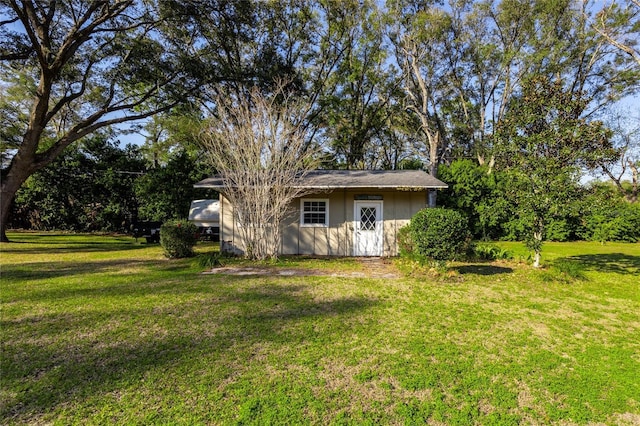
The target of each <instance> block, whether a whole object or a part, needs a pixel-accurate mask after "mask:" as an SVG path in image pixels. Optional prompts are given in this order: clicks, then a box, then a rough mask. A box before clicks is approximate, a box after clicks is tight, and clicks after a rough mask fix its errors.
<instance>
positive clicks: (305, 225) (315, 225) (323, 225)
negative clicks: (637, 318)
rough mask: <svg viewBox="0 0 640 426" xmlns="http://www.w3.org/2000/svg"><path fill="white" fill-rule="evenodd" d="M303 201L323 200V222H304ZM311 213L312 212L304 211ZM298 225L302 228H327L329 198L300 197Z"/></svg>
mask: <svg viewBox="0 0 640 426" xmlns="http://www.w3.org/2000/svg"><path fill="white" fill-rule="evenodd" d="M305 202H323V203H324V205H325V207H324V208H325V210H324V223H304V214H305V210H304V203H305ZM306 213H313V212H306ZM300 227H302V228H328V227H329V199H328V198H301V199H300Z"/></svg>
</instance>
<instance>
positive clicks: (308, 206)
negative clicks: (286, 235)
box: [302, 201, 327, 225]
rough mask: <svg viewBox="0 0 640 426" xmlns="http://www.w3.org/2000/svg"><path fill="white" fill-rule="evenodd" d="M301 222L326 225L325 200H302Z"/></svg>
mask: <svg viewBox="0 0 640 426" xmlns="http://www.w3.org/2000/svg"><path fill="white" fill-rule="evenodd" d="M302 223H303V224H304V225H326V223H327V202H326V201H303V202H302Z"/></svg>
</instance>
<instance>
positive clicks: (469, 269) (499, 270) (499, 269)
mask: <svg viewBox="0 0 640 426" xmlns="http://www.w3.org/2000/svg"><path fill="white" fill-rule="evenodd" d="M454 269H455V270H457V271H458V272H459V273H460V274H463V275H464V274H475V275H499V274H510V273H512V272H513V269H512V268H506V267H504V266H495V265H465V266H458V267H456V268H454Z"/></svg>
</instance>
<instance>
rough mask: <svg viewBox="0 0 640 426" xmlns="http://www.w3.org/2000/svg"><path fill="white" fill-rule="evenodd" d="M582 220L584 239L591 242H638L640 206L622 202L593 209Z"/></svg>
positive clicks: (639, 236)
mask: <svg viewBox="0 0 640 426" xmlns="http://www.w3.org/2000/svg"><path fill="white" fill-rule="evenodd" d="M593 210H595V211H593V212H591V214H590V215H588V216H586V217H585V219H584V228H585V230H586V231H585V232H584V235H583V236H584V237H585V239H587V240H591V241H600V242H605V241H624V242H630V243H635V242H638V241H640V205H637V204H629V203H625V202H622V201H619V202H617V203H613V202H611V203H610V205H606V206H602V207H600V208H594V209H593Z"/></svg>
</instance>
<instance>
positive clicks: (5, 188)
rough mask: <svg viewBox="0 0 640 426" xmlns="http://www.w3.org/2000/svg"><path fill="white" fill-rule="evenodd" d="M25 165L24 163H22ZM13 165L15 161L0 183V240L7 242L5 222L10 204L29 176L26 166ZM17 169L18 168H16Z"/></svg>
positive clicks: (7, 218) (9, 210)
mask: <svg viewBox="0 0 640 426" xmlns="http://www.w3.org/2000/svg"><path fill="white" fill-rule="evenodd" d="M24 166H26V165H24ZM24 166H23V167H15V163H14V164H12V166H10V168H9V173H7V175H6V176H4V177H3V179H2V184H1V185H0V241H3V242H9V238H7V224H8V222H9V215H10V213H11V204H12V202H13V198H14V197H15V195H16V192H18V189H20V187H21V186H22V184H23V183H24V182H25V181H26V180H27V178H28V177H29V172H28V170H27V168H26V167H24ZM16 169H18V170H16Z"/></svg>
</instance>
